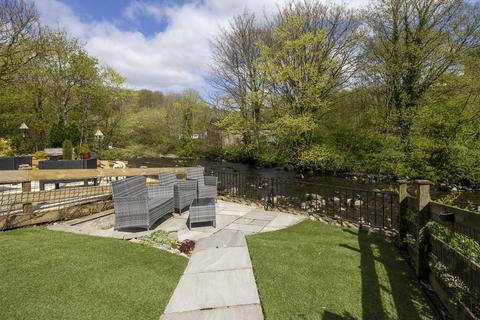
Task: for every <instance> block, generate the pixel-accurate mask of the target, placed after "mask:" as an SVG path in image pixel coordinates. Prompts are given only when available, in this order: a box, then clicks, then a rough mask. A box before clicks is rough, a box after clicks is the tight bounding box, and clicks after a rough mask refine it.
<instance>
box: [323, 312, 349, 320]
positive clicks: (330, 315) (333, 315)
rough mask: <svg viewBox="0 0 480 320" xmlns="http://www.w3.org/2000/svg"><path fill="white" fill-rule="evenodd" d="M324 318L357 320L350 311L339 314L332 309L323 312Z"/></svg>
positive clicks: (330, 319) (327, 319) (329, 319)
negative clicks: (331, 310)
mask: <svg viewBox="0 0 480 320" xmlns="http://www.w3.org/2000/svg"><path fill="white" fill-rule="evenodd" d="M322 320H357V318H355V317H354V316H353V315H352V314H351V313H350V312H346V311H345V312H344V313H343V314H338V313H334V312H330V311H327V310H326V311H325V312H323V317H322Z"/></svg>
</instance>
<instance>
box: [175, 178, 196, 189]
mask: <svg viewBox="0 0 480 320" xmlns="http://www.w3.org/2000/svg"><path fill="white" fill-rule="evenodd" d="M197 185H198V182H197V180H179V181H178V182H177V184H176V185H175V188H176V190H179V191H187V190H193V191H195V190H197Z"/></svg>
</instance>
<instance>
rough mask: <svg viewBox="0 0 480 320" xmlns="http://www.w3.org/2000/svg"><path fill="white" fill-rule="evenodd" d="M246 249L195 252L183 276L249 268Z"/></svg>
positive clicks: (233, 248) (235, 248) (249, 263)
mask: <svg viewBox="0 0 480 320" xmlns="http://www.w3.org/2000/svg"><path fill="white" fill-rule="evenodd" d="M251 265H252V264H251V261H250V255H249V254H248V249H247V247H232V248H218V249H216V248H214V249H205V250H200V251H198V252H196V253H195V254H194V255H192V257H191V258H190V261H189V262H188V266H187V269H186V270H185V274H190V273H198V272H210V271H222V270H235V269H248V268H251Z"/></svg>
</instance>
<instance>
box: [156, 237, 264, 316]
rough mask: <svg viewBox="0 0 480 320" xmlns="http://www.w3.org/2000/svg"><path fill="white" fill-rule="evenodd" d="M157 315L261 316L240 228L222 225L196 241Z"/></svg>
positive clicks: (255, 287)
mask: <svg viewBox="0 0 480 320" xmlns="http://www.w3.org/2000/svg"><path fill="white" fill-rule="evenodd" d="M160 319H161V320H183V319H198V320H206V319H208V320H210V319H212V320H213V319H251V320H259V319H263V314H262V307H261V306H260V298H259V297H258V291H257V285H256V283H255V277H254V275H253V269H252V263H251V261H250V255H249V253H248V248H247V242H246V241H245V235H244V234H243V232H242V231H237V230H228V229H224V230H222V231H219V232H217V233H215V234H214V235H212V236H210V237H208V238H205V239H202V240H200V241H198V242H197V246H196V248H195V251H194V253H193V255H192V257H191V258H190V261H189V263H188V266H187V268H186V269H185V272H184V274H183V276H182V277H181V279H180V281H179V283H178V285H177V288H176V289H175V291H174V293H173V295H172V297H171V299H170V302H169V303H168V305H167V307H166V309H165V313H164V314H163V315H162V317H161V318H160Z"/></svg>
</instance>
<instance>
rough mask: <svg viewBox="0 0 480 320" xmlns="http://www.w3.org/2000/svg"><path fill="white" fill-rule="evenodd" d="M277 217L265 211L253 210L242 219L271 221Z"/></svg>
mask: <svg viewBox="0 0 480 320" xmlns="http://www.w3.org/2000/svg"><path fill="white" fill-rule="evenodd" d="M277 216H278V213H275V212H270V211H265V210H262V209H254V210H251V211H249V212H248V213H247V214H246V215H245V216H244V218H249V219H255V220H269V221H271V220H273V219H275V218H276V217H277Z"/></svg>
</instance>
